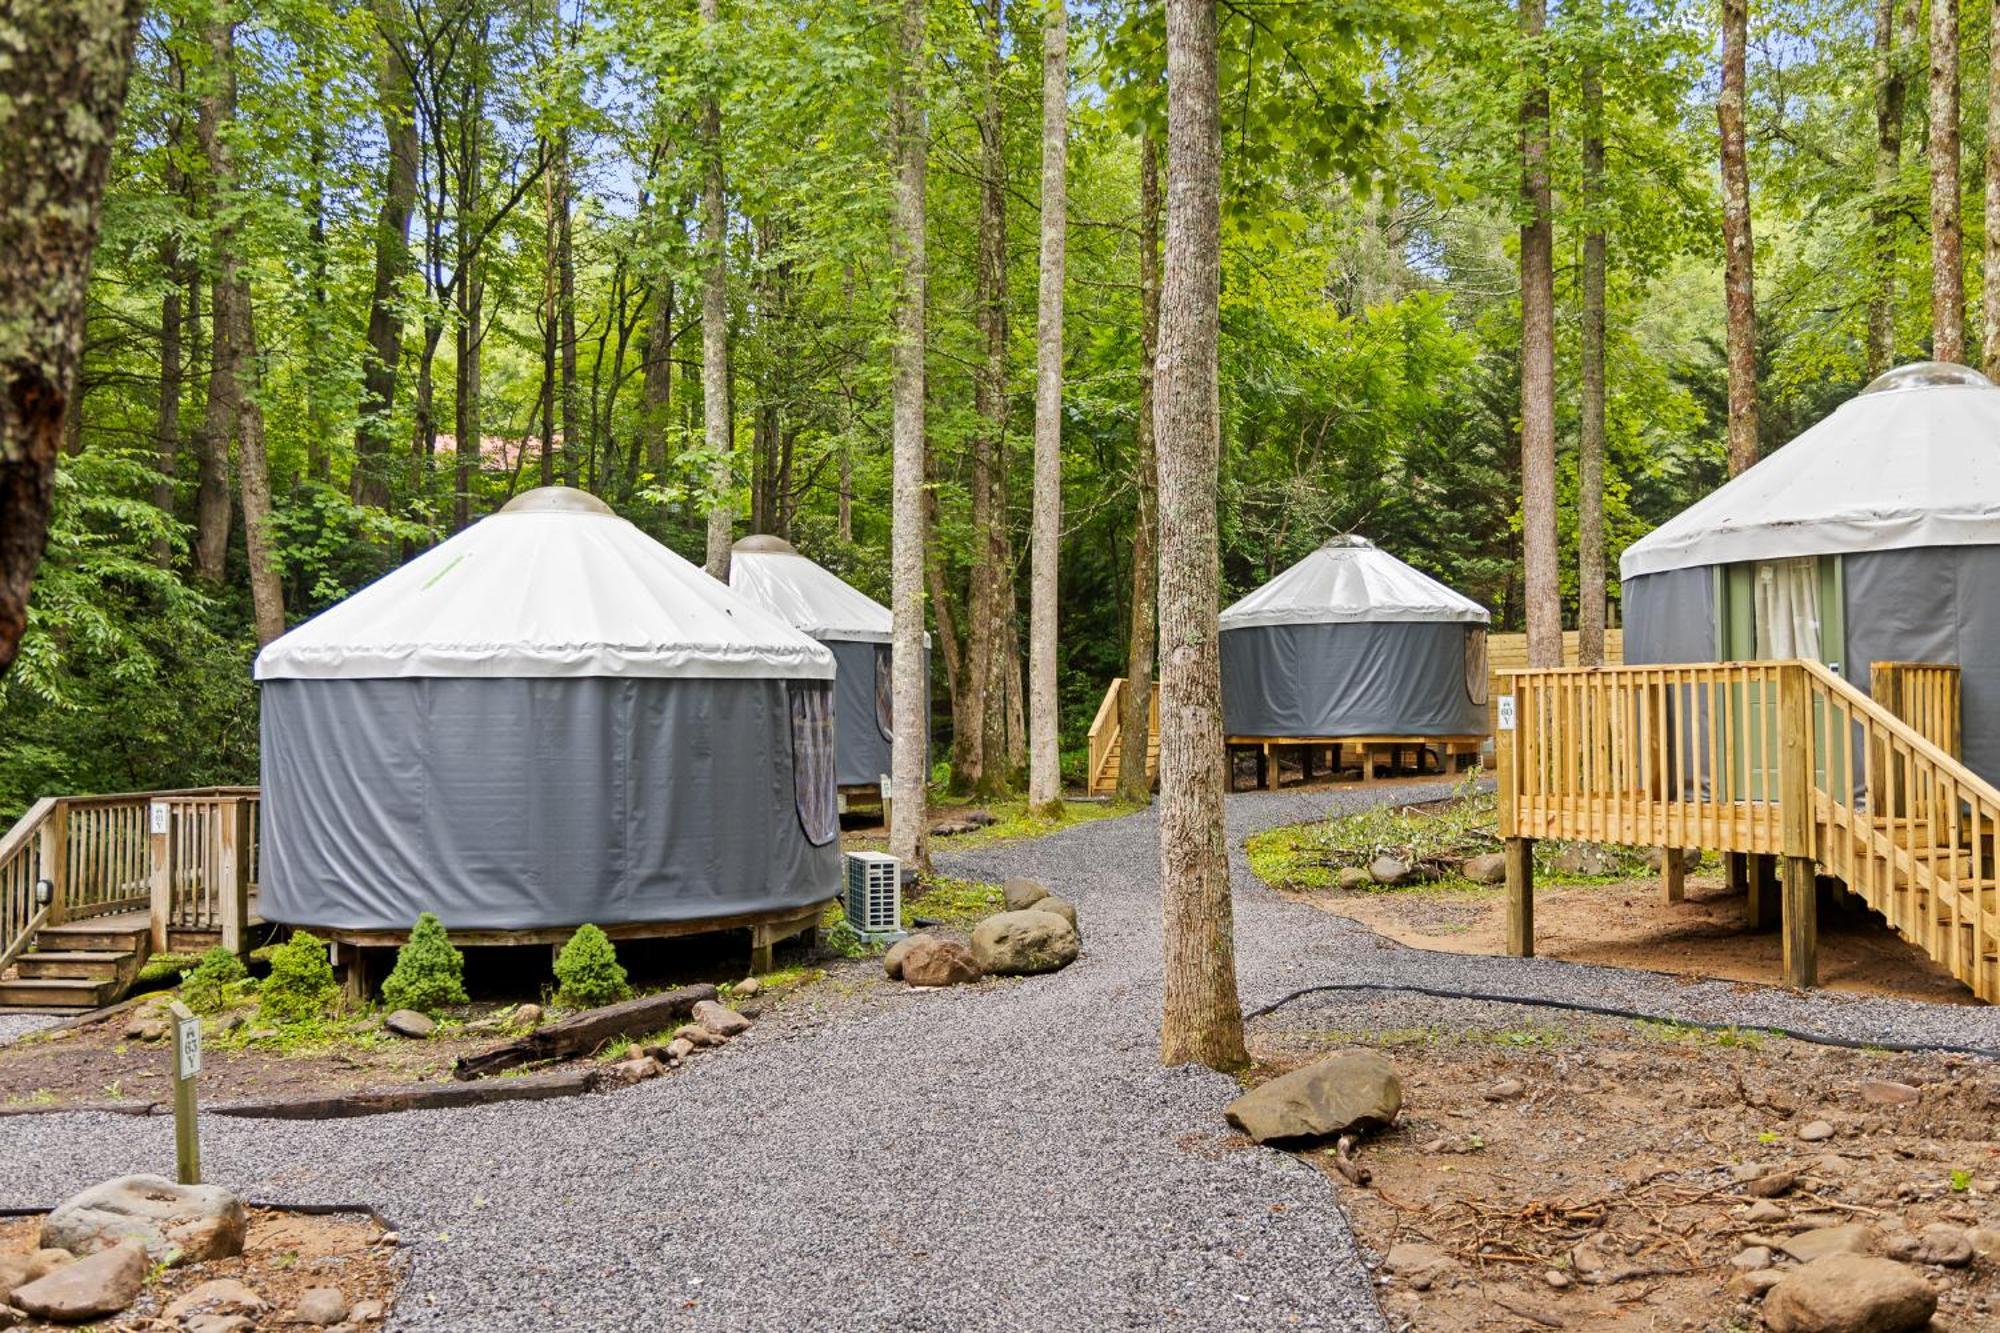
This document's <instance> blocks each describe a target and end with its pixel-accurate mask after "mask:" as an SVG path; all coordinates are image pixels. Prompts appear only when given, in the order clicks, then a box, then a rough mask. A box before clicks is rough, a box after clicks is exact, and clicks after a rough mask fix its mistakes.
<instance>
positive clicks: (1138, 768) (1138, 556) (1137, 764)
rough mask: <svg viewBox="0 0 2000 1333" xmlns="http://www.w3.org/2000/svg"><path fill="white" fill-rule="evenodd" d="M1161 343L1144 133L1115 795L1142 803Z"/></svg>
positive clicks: (1156, 214) (1152, 177)
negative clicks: (1127, 601) (1128, 609)
mask: <svg viewBox="0 0 2000 1333" xmlns="http://www.w3.org/2000/svg"><path fill="white" fill-rule="evenodd" d="M1159 348H1160V148H1159V144H1158V143H1157V142H1155V141H1154V138H1153V135H1152V134H1151V133H1150V132H1148V133H1146V134H1144V135H1142V136H1141V137H1140V139H1139V413H1138V419H1137V420H1136V421H1135V422H1134V423H1133V426H1132V485H1133V489H1134V490H1135V491H1137V493H1138V499H1137V502H1136V503H1135V505H1134V506H1133V508H1134V511H1135V512H1134V513H1133V516H1132V624H1131V631H1130V633H1129V634H1128V636H1127V638H1126V641H1125V699H1124V709H1123V711H1122V712H1121V713H1120V714H1119V717H1118V727H1119V734H1120V738H1121V741H1120V749H1119V754H1118V797H1119V799H1120V800H1125V801H1134V802H1140V803H1143V802H1145V801H1149V800H1151V799H1152V796H1153V778H1152V774H1150V773H1148V772H1147V771H1146V752H1147V749H1148V748H1149V739H1148V738H1149V736H1150V734H1151V732H1152V707H1153V636H1154V633H1155V623H1156V613H1157V611H1158V605H1157V598H1158V596H1159V564H1158V558H1157V556H1156V555H1155V553H1154V550H1153V546H1154V541H1155V530H1156V529H1157V527H1158V524H1159V491H1158V478H1157V475H1156V473H1157V463H1156V461H1155V457H1154V448H1153V374H1154V362H1155V359H1156V358H1157V357H1158V355H1159Z"/></svg>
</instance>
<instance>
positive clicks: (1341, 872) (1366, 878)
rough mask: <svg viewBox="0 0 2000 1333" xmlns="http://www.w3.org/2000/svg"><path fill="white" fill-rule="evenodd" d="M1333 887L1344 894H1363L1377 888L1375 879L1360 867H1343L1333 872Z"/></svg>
mask: <svg viewBox="0 0 2000 1333" xmlns="http://www.w3.org/2000/svg"><path fill="white" fill-rule="evenodd" d="M1333 887H1335V888H1336V889H1339V890H1340V891H1341V892H1342V893H1361V892H1364V891H1366V890H1369V889H1372V888H1374V887H1375V877H1374V876H1373V875H1371V874H1369V873H1368V872H1367V871H1365V870H1363V869H1362V868H1361V867H1360V866H1342V867H1341V868H1340V869H1338V870H1336V871H1334V872H1333Z"/></svg>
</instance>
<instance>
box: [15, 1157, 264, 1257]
mask: <svg viewBox="0 0 2000 1333" xmlns="http://www.w3.org/2000/svg"><path fill="white" fill-rule="evenodd" d="M248 1225H249V1216H248V1214H246V1213H245V1212H244V1210H243V1203H242V1201H241V1200H239V1199H238V1198H237V1197H236V1196H235V1195H234V1194H231V1193H230V1192H229V1191H228V1190H226V1189H223V1188H222V1187H221V1186H219V1185H177V1184H175V1183H174V1182H173V1181H171V1180H167V1179H164V1178H162V1177H160V1176H118V1177H116V1178H115V1179H112V1180H107V1181H105V1182H104V1183H102V1184H99V1185H93V1186H91V1187H90V1188H89V1189H87V1190H84V1191H83V1192H82V1193H80V1194H76V1195H72V1196H71V1197H70V1198H68V1199H65V1200H64V1201H63V1202H62V1203H60V1204H58V1205H57V1206H56V1209H55V1211H54V1212H52V1213H50V1214H49V1215H48V1216H47V1217H46V1218H44V1219H43V1221H42V1236H41V1243H42V1245H43V1246H44V1247H45V1248H49V1249H58V1250H68V1251H69V1252H70V1253H71V1254H77V1255H83V1254H90V1253H92V1252H94V1251H97V1250H102V1249H107V1248H109V1247H111V1246H114V1245H117V1244H119V1243H121V1242H123V1241H126V1240H136V1241H138V1242H139V1243H140V1244H142V1245H143V1246H145V1248H146V1253H147V1256H148V1257H149V1258H150V1259H151V1260H152V1261H153V1262H154V1263H201V1262H203V1261H205V1260H209V1259H226V1258H229V1257H230V1256H231V1255H237V1254H241V1253H243V1235H244V1232H245V1230H246V1229H247V1227H248Z"/></svg>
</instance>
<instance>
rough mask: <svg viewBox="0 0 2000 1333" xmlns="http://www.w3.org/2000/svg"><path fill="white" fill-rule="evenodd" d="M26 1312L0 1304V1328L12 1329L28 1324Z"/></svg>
mask: <svg viewBox="0 0 2000 1333" xmlns="http://www.w3.org/2000/svg"><path fill="white" fill-rule="evenodd" d="M28 1318H29V1316H28V1312H27V1311H26V1310H21V1309H17V1308H16V1307H14V1306H12V1305H7V1304H4V1303H0V1328H13V1327H15V1326H16V1325H19V1324H25V1323H27V1322H28Z"/></svg>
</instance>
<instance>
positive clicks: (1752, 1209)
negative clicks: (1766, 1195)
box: [1743, 1199, 1791, 1226]
mask: <svg viewBox="0 0 2000 1333" xmlns="http://www.w3.org/2000/svg"><path fill="white" fill-rule="evenodd" d="M1790 1216H1791V1214H1790V1213H1789V1212H1787V1211H1786V1210H1785V1206H1784V1205H1783V1204H1778V1203H1772V1202H1771V1201H1770V1200H1769V1199H1759V1200H1757V1201H1756V1202H1755V1203H1753V1204H1751V1205H1750V1206H1749V1207H1748V1208H1745V1209H1744V1210H1743V1220H1744V1221H1745V1222H1748V1223H1750V1224H1751V1225H1752V1226H1761V1225H1763V1224H1764V1223H1766V1222H1782V1221H1784V1220H1785V1219H1786V1218H1788V1217H1790Z"/></svg>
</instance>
